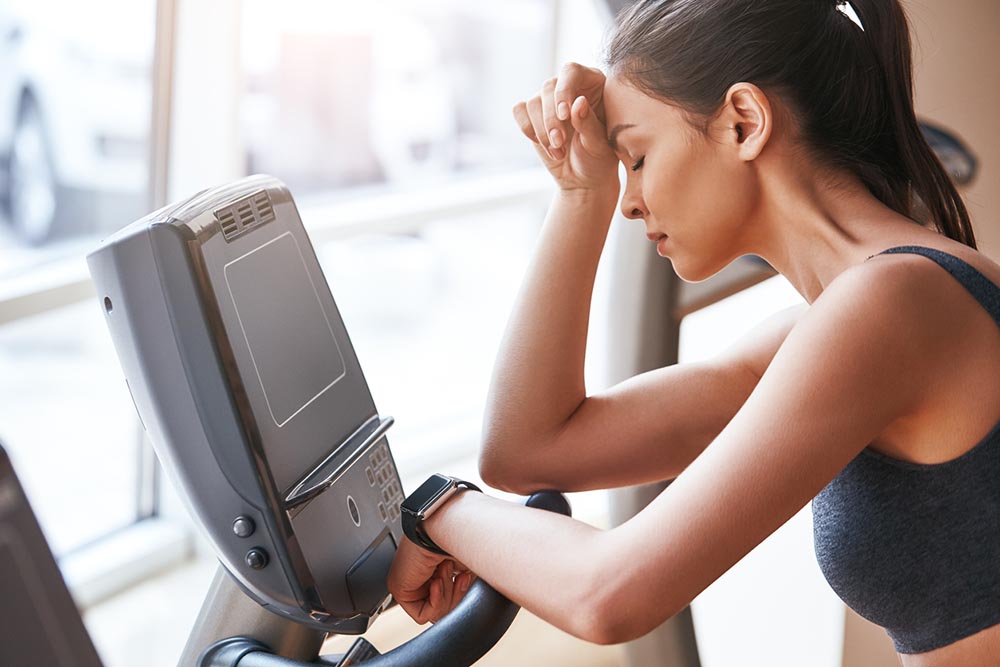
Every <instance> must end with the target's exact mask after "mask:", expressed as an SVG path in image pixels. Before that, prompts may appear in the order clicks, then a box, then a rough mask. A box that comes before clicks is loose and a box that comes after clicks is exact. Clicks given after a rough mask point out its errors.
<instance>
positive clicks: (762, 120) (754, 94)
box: [715, 82, 774, 162]
mask: <svg viewBox="0 0 1000 667" xmlns="http://www.w3.org/2000/svg"><path fill="white" fill-rule="evenodd" d="M773 122H774V116H773V114H772V110H771V103H770V102H769V101H768V99H767V96H766V95H765V94H764V91H762V90H761V89H760V88H758V87H757V86H755V85H753V84H752V83H746V82H741V83H734V84H733V85H732V86H730V87H729V90H727V91H726V99H725V101H724V102H723V103H722V109H721V112H720V113H719V114H718V116H717V118H716V121H715V124H717V126H718V130H719V132H720V133H721V134H720V135H718V136H722V137H723V141H724V143H725V144H727V145H730V146H732V147H733V148H734V149H736V156H737V158H738V159H740V160H743V161H745V162H749V161H751V160H754V159H756V158H757V156H758V155H760V153H761V151H763V150H764V146H766V145H767V142H768V140H769V139H770V138H771V129H772V127H773Z"/></svg>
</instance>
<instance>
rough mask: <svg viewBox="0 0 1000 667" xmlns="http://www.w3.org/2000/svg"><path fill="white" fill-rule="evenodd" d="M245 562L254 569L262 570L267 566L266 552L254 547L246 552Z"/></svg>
mask: <svg viewBox="0 0 1000 667" xmlns="http://www.w3.org/2000/svg"><path fill="white" fill-rule="evenodd" d="M246 562H247V565H249V566H250V567H251V568H253V569H254V570H263V569H264V567H266V566H267V552H266V551H264V550H263V549H257V548H256V547H255V548H253V549H251V550H250V551H248V552H247V556H246Z"/></svg>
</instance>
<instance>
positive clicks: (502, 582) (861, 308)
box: [389, 63, 1000, 667]
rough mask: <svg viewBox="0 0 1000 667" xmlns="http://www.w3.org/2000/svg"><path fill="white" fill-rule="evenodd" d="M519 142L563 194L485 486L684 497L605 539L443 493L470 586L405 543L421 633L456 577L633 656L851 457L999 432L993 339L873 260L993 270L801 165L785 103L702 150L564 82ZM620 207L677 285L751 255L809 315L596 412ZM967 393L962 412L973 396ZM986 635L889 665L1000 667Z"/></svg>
mask: <svg viewBox="0 0 1000 667" xmlns="http://www.w3.org/2000/svg"><path fill="white" fill-rule="evenodd" d="M514 117H515V120H516V121H517V123H518V125H519V127H520V128H521V130H522V132H523V133H524V134H525V136H526V137H527V138H528V139H529V140H530V141H532V143H533V145H534V146H535V148H536V150H537V153H538V155H539V159H540V160H541V161H542V163H543V164H544V165H545V166H546V167H547V168H548V170H549V171H550V173H551V174H552V177H553V178H554V180H555V182H556V184H557V186H558V187H557V191H556V194H555V196H554V199H553V201H552V205H551V207H550V209H549V212H548V215H547V217H546V221H545V224H544V226H543V229H542V232H541V236H540V238H539V241H538V246H537V249H536V251H535V256H534V260H533V262H532V264H531V266H530V268H529V270H528V272H527V274H526V276H525V280H524V284H523V286H522V288H521V292H520V294H519V296H518V299H517V302H516V305H515V307H514V310H513V312H512V314H511V318H510V322H509V324H508V328H507V331H506V332H505V336H504V339H503V341H502V343H501V347H500V352H499V355H498V358H497V363H496V366H495V369H494V375H493V379H492V383H491V387H490V394H489V398H488V400H487V411H486V415H485V423H484V438H483V444H482V454H481V460H480V467H481V472H482V476H483V479H484V480H485V481H486V482H487V483H488V484H490V485H492V486H495V487H498V488H502V489H505V490H509V491H514V492H519V493H530V492H532V491H535V490H537V489H540V488H558V489H561V490H566V491H574V490H581V489H590V488H610V487H617V486H625V485H630V484H636V483H642V482H649V481H653V480H658V479H659V480H662V479H672V478H675V477H676V480H675V481H674V483H673V484H671V485H670V486H669V487H668V488H667V490H666V491H664V492H663V493H662V494H661V495H660V496H659V497H658V498H657V499H655V500H654V501H653V502H652V503H651V504H650V505H648V506H647V507H646V508H645V509H644V510H643V511H641V512H640V513H639V514H637V515H636V516H635V517H634V518H632V519H631V520H629V521H628V522H626V523H625V524H623V525H621V526H618V527H615V528H613V529H609V530H598V529H596V528H593V527H591V526H588V525H586V524H584V523H582V522H579V521H576V520H573V519H571V518H567V517H563V516H557V515H553V514H549V513H546V512H542V511H539V510H533V509H529V508H525V507H522V506H520V505H518V504H515V503H509V502H505V501H502V500H498V499H496V498H491V497H490V496H488V495H486V494H480V493H475V492H462V493H459V494H456V495H455V496H454V497H453V499H452V500H450V501H449V502H448V503H447V504H446V505H445V506H444V507H442V508H441V509H440V510H438V511H437V512H435V513H434V515H433V516H432V517H431V518H430V519H428V521H427V522H426V530H427V532H428V534H429V535H430V536H431V538H432V539H433V540H434V541H435V542H436V543H437V544H439V545H440V546H441V547H442V548H444V549H445V550H446V551H448V552H449V553H451V554H453V555H454V558H455V560H456V561H457V562H459V563H461V564H462V565H460V566H455V565H445V566H444V567H442V564H443V563H448V562H449V561H448V559H446V558H443V557H440V556H436V555H434V554H429V553H427V552H424V551H422V550H421V549H420V548H419V547H416V546H415V545H412V544H410V543H409V542H408V541H404V543H403V544H402V545H401V546H400V549H399V551H398V552H397V555H396V559H395V561H394V563H393V566H392V570H391V572H390V575H389V589H390V592H392V593H393V595H394V596H396V598H397V599H398V600H400V601H401V604H402V606H403V608H404V609H405V610H406V611H407V612H408V613H410V615H411V616H413V617H414V618H416V619H417V620H418V621H427V620H436V619H439V618H440V617H441V616H443V615H444V614H445V613H447V611H449V610H450V609H451V608H452V607H453V606H454V605H455V604H457V602H458V601H459V600H460V599H461V596H462V595H463V594H464V588H465V584H466V583H467V582H468V581H469V580H471V576H472V575H471V574H462V575H460V576H459V577H458V579H456V581H457V582H459V583H458V585H457V586H456V585H454V584H452V583H451V577H452V573H451V572H449V570H448V567H457V568H458V569H459V570H460V571H462V572H465V570H466V568H468V570H469V571H470V572H472V573H475V575H476V576H479V577H482V578H484V579H485V580H486V581H488V582H489V583H490V584H491V585H493V586H494V587H496V588H497V589H498V590H500V591H501V592H502V593H504V594H505V595H507V596H508V597H510V598H511V599H513V600H514V601H515V602H517V603H519V604H520V605H522V606H523V607H525V608H526V609H528V610H530V611H531V612H532V613H534V614H536V615H538V616H540V617H541V618H543V619H545V620H546V621H548V622H550V623H552V624H553V625H555V626H557V627H559V628H561V629H563V630H565V631H567V632H569V633H571V634H574V635H576V636H578V637H581V638H583V639H586V640H589V641H592V642H597V643H617V642H622V641H626V640H629V639H633V638H635V637H639V636H641V635H643V634H645V633H646V632H648V631H649V630H651V629H653V628H654V627H656V626H657V625H659V624H660V623H662V622H663V621H665V620H666V619H668V618H670V617H671V616H672V615H674V614H676V613H678V612H679V611H681V610H682V609H684V608H685V607H686V606H688V605H689V604H690V603H691V601H692V600H693V599H694V598H695V597H696V596H697V595H698V594H699V593H700V592H701V591H703V590H704V589H705V588H706V587H707V586H708V585H709V584H711V583H712V582H714V581H715V580H716V579H718V577H719V576H721V575H722V574H723V573H724V572H726V571H727V570H728V569H729V568H730V567H732V565H734V564H735V563H736V562H737V561H739V560H740V559H741V558H743V556H745V555H746V554H747V553H748V552H749V551H751V550H752V549H753V548H754V547H755V546H757V545H758V544H759V543H760V542H761V541H763V540H764V539H765V538H766V537H767V536H768V535H770V534H771V533H773V532H774V531H775V530H776V529H777V528H779V527H780V526H781V525H782V524H784V523H785V522H786V521H787V520H788V519H789V518H790V517H792V516H793V515H794V514H796V513H797V512H798V511H799V510H800V509H801V508H802V507H803V506H805V505H806V504H807V503H808V502H809V501H810V500H811V499H812V498H813V497H814V496H815V495H816V494H817V493H818V492H819V491H820V490H821V489H823V488H824V487H825V486H826V485H827V483H829V481H830V480H831V479H833V478H834V477H835V476H836V475H837V473H838V472H839V471H840V470H841V469H842V468H843V467H844V466H845V465H846V464H847V463H848V462H849V461H851V459H853V458H854V457H855V456H856V455H857V454H858V453H859V452H860V451H861V450H862V449H863V448H864V447H866V446H868V445H870V444H871V445H872V446H873V447H877V448H879V449H880V450H881V451H884V452H886V453H889V454H891V455H893V456H896V457H898V458H903V459H906V460H913V461H919V462H937V461H945V460H949V459H950V458H954V457H955V456H958V455H960V454H961V453H962V452H964V451H965V450H966V449H968V448H969V447H971V446H972V444H973V443H975V442H977V441H978V439H977V438H974V437H973V436H974V435H975V434H976V433H979V434H980V435H981V434H982V433H985V432H986V431H987V430H988V429H989V428H990V427H991V426H992V425H993V424H994V423H996V421H997V420H998V418H1000V414H998V412H1000V410H998V408H997V407H996V406H998V405H1000V379H998V378H997V377H996V374H995V372H992V371H991V370H990V369H994V368H996V364H1000V337H998V334H997V331H996V325H995V323H994V322H993V321H992V320H991V319H990V318H989V316H988V314H986V313H985V312H983V311H982V309H981V307H980V306H979V305H978V304H977V303H975V302H974V300H972V299H970V298H968V295H967V294H966V293H965V291H964V290H963V288H962V287H961V286H960V285H958V284H957V283H955V282H954V281H951V280H946V279H942V275H944V274H942V273H941V269H940V268H939V267H937V266H936V265H934V264H933V263H932V262H928V261H927V260H926V259H924V258H921V257H919V256H912V255H883V256H880V257H878V258H876V259H873V260H872V261H868V262H866V261H865V260H866V259H867V258H868V257H869V256H871V255H874V254H876V253H878V252H880V251H881V250H884V249H885V248H888V247H891V246H894V245H909V244H913V245H924V246H928V247H934V248H938V249H941V250H944V251H945V252H950V253H952V254H954V255H956V256H958V257H961V258H962V259H965V260H966V261H968V262H969V263H971V264H972V265H974V266H976V267H977V268H978V269H979V270H980V271H982V272H983V273H984V274H985V275H986V276H987V277H988V278H990V279H991V280H994V281H995V282H1000V266H997V265H996V264H993V263H992V262H990V261H989V260H987V259H986V258H985V257H983V256H982V255H980V254H979V253H977V252H975V251H974V250H972V249H970V248H968V247H966V246H964V245H961V244H959V243H957V242H955V241H952V240H950V239H948V238H946V237H944V236H941V235H939V234H938V233H936V232H934V231H932V230H929V229H926V228H924V227H922V226H920V225H918V224H915V223H914V222H913V221H911V220H910V219H908V218H905V217H903V216H901V215H899V214H898V213H896V212H894V211H892V210H891V209H889V208H887V207H886V206H884V205H883V204H882V203H881V202H880V201H879V200H878V199H876V198H875V197H874V196H873V195H872V194H871V193H870V192H869V191H868V190H867V188H865V186H864V185H863V184H862V183H861V182H860V181H859V180H858V179H857V178H856V177H854V176H853V175H852V174H850V173H847V172H839V171H833V170H830V169H829V168H827V167H825V166H823V165H821V164H819V163H818V162H817V161H815V160H813V159H812V158H811V157H810V155H809V152H808V151H806V150H803V149H802V146H800V145H799V143H798V141H799V139H798V135H797V132H796V128H795V126H794V123H793V122H791V120H790V118H791V116H790V114H788V113H786V111H785V110H784V109H783V108H782V107H781V104H780V100H779V99H778V98H776V97H775V98H772V97H769V96H768V95H767V93H766V92H765V91H763V90H761V89H759V88H757V87H756V86H754V85H752V84H749V83H736V84H734V85H733V86H732V87H730V89H729V90H728V91H727V94H726V96H725V101H724V102H723V104H722V106H721V108H720V110H719V113H718V114H716V115H715V116H713V118H712V119H710V121H709V122H708V124H707V126H706V127H705V131H704V132H702V131H700V130H699V129H698V128H696V127H695V126H694V125H693V124H692V123H691V122H690V120H691V119H690V118H688V117H686V116H685V114H684V112H683V111H681V110H680V109H679V108H678V107H676V106H673V105H670V104H667V103H665V102H664V101H662V100H658V99H655V98H652V97H649V96H648V95H646V94H644V93H642V92H640V91H638V90H637V89H635V88H634V87H632V86H631V85H629V84H628V83H627V82H626V81H624V80H622V79H620V78H618V77H615V76H612V77H611V78H610V79H606V78H605V75H604V74H603V73H602V72H600V71H599V70H595V69H592V68H586V67H583V66H581V65H576V64H573V63H570V64H569V65H567V66H566V67H564V68H563V70H562V71H561V72H560V74H559V76H558V77H554V78H553V79H550V80H548V81H546V82H545V84H544V85H543V87H542V90H541V91H540V93H539V95H537V96H535V97H533V98H532V99H530V100H527V101H525V102H520V103H518V104H517V105H516V106H515V107H514ZM612 139H613V141H612ZM619 165H622V171H623V172H624V174H625V188H624V192H621V187H620V183H619V178H618V174H619ZM619 195H621V199H620V207H621V212H622V214H623V215H624V216H625V217H626V218H627V219H628V220H629V222H628V223H627V224H640V225H643V226H644V228H645V231H646V234H647V236H648V237H649V238H650V240H651V241H652V242H653V243H655V245H656V250H657V252H659V253H660V255H661V256H663V257H664V258H665V259H666V260H668V261H670V262H671V263H672V265H673V267H674V269H675V271H676V272H677V274H678V275H679V276H680V277H681V278H683V279H685V280H688V281H699V280H704V279H706V278H708V277H710V276H712V275H713V274H715V273H716V272H718V271H719V270H721V269H722V268H724V267H725V266H726V265H727V264H729V263H730V262H731V261H733V260H734V259H736V258H737V257H740V256H741V255H744V254H756V255H759V256H761V257H763V258H764V259H766V260H767V261H768V262H769V263H770V264H771V266H773V267H774V268H775V269H777V270H778V271H779V272H780V273H781V274H782V275H784V276H785V277H786V278H787V279H788V280H789V281H790V282H791V284H792V285H793V286H794V287H795V288H796V289H797V290H798V291H799V293H800V294H802V296H803V297H804V299H805V301H806V302H807V304H808V305H807V306H803V307H798V308H795V309H792V310H789V311H783V312H782V313H779V314H777V315H775V316H774V317H773V318H771V320H769V321H768V322H765V323H764V324H763V325H761V326H759V327H757V328H756V329H754V330H753V331H751V332H750V334H748V335H747V337H746V338H745V339H744V340H742V341H741V342H740V343H738V344H737V345H735V346H733V347H732V348H730V349H729V350H726V351H725V352H723V353H722V354H721V355H719V356H718V357H717V358H716V359H714V360H712V361H710V362H704V363H700V364H692V365H677V366H670V367H667V368H662V369H658V370H656V371H651V372H650V373H645V374H643V375H640V376H637V377H635V378H632V379H630V380H628V381H626V382H623V383H621V384H620V385H617V386H615V387H612V388H611V389H609V390H607V391H604V392H601V393H598V394H593V395H588V394H587V392H586V388H585V385H584V379H583V361H584V351H585V347H586V335H587V323H588V318H589V308H590V300H591V296H592V291H593V283H594V276H595V273H596V268H597V261H598V259H599V257H600V254H601V250H602V248H603V245H604V242H605V239H606V236H607V232H608V228H609V225H610V223H611V218H612V216H613V213H614V207H615V205H616V203H617V202H618V200H619ZM945 277H947V276H946V275H945ZM955 322H963V323H967V325H965V326H961V327H956V326H954V323H955ZM970 382H971V383H974V385H975V386H976V387H977V392H976V396H975V397H973V398H972V399H971V400H972V401H973V403H974V405H970V397H969V396H968V392H967V391H964V389H963V388H965V387H967V386H969V383H970ZM944 429H948V430H947V431H945V430H944ZM980 429H981V430H980ZM945 432H947V433H950V434H951V435H950V437H948V438H944V437H941V436H942V433H945ZM956 433H959V434H963V437H962V438H961V439H956V437H955V436H954V434H956ZM964 434H969V437H968V438H965V437H964ZM640 554H641V557H638V556H637V555H640ZM995 630H996V629H992V630H987V631H984V632H982V633H979V634H977V635H973V636H971V637H968V638H966V639H964V640H962V641H960V642H957V643H955V644H953V645H950V646H947V647H944V648H943V649H939V650H937V651H933V652H930V653H927V654H921V655H916V656H901V657H902V658H903V661H904V665H906V666H907V667H915V666H919V667H927V666H932V667H939V666H940V665H945V664H955V663H953V662H952V661H953V660H956V659H959V657H961V659H963V660H966V661H967V662H966V663H965V664H975V660H976V659H985V658H984V657H983V656H986V655H995V654H996V653H992V654H991V653H988V651H991V650H993V651H995V650H996V649H997V646H998V644H1000V633H998V632H996V631H995ZM970 660H971V662H969V661H970Z"/></svg>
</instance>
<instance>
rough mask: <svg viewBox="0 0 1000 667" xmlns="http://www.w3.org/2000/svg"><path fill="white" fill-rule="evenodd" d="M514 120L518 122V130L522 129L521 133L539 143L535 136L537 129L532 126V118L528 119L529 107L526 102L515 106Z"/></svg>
mask: <svg viewBox="0 0 1000 667" xmlns="http://www.w3.org/2000/svg"><path fill="white" fill-rule="evenodd" d="M513 113H514V120H515V121H516V122H517V126H518V128H520V130H521V133H522V134H523V135H524V136H526V137H528V138H529V139H531V141H533V142H534V143H536V144H537V143H538V138H537V137H536V136H535V128H534V127H532V125H531V118H529V117H528V105H527V103H526V102H518V103H517V104H515V105H514V109H513Z"/></svg>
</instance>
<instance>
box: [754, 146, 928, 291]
mask: <svg viewBox="0 0 1000 667" xmlns="http://www.w3.org/2000/svg"><path fill="white" fill-rule="evenodd" d="M768 166H773V167H775V168H772V169H767V168H766V167H767V166H765V165H761V167H762V169H761V172H760V184H761V187H762V197H761V198H760V202H761V204H760V206H759V210H758V211H757V212H756V214H755V215H754V223H755V224H753V225H750V229H752V230H753V231H754V236H755V238H753V239H751V240H749V242H748V245H749V246H750V248H751V249H749V250H747V251H746V253H743V254H747V253H752V254H755V255H759V256H761V257H763V258H764V259H765V260H767V262H768V263H769V264H770V265H771V266H773V267H774V268H775V269H776V270H777V271H778V272H779V273H781V274H782V275H783V276H785V278H787V279H788V281H789V282H791V284H792V285H793V286H794V287H795V289H796V290H798V292H799V294H801V295H802V296H803V298H804V299H805V300H806V301H807V302H809V303H812V302H813V301H815V300H816V299H817V298H818V297H819V295H820V294H821V293H822V292H823V290H824V289H826V286H827V285H829V284H830V283H831V282H833V280H834V279H835V278H836V277H837V276H838V275H840V273H842V272H843V271H845V270H846V269H848V268H850V267H852V266H855V265H857V264H860V263H862V262H864V261H865V259H867V258H868V257H869V256H871V255H873V254H876V253H878V252H880V251H882V250H885V249H886V248H888V247H891V246H893V245H904V244H907V243H915V244H918V243H920V242H921V241H923V240H926V239H928V238H929V237H931V236H933V237H939V236H940V235H939V234H938V233H937V232H935V231H934V230H931V229H927V228H924V227H922V226H921V225H919V224H917V223H915V222H913V221H912V220H910V219H909V218H906V217H905V216H903V215H900V214H899V213H896V212H895V211H893V210H892V209H890V208H889V207H887V206H885V205H884V204H883V203H882V202H881V201H879V200H878V199H877V198H876V197H875V196H874V195H872V194H871V193H870V192H869V191H868V189H867V188H866V187H865V186H864V184H863V183H862V182H861V181H860V179H858V178H856V177H853V176H842V177H841V178H839V179H837V180H831V179H830V178H829V177H828V176H824V175H823V174H822V173H821V172H820V171H819V170H817V169H810V168H809V167H808V166H804V165H802V164H794V161H792V162H791V163H790V162H785V163H784V164H783V165H768Z"/></svg>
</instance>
